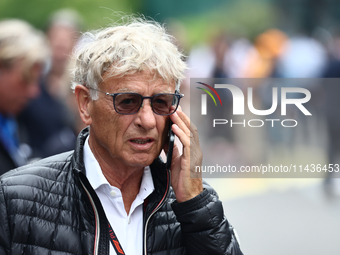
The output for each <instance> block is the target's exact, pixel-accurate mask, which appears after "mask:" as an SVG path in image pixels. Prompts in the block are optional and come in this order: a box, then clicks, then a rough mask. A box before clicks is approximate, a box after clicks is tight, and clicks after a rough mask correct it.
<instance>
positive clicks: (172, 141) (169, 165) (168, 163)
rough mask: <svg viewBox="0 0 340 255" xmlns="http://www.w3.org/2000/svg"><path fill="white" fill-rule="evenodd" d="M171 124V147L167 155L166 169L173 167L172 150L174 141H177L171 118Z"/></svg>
mask: <svg viewBox="0 0 340 255" xmlns="http://www.w3.org/2000/svg"><path fill="white" fill-rule="evenodd" d="M169 122H170V126H169V149H168V155H167V156H166V169H170V168H171V160H172V151H173V150H174V143H175V134H174V132H173V131H172V127H171V126H172V121H171V120H169Z"/></svg>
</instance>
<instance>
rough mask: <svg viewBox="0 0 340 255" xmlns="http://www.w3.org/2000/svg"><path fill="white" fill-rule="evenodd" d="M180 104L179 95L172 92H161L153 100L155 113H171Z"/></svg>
mask: <svg viewBox="0 0 340 255" xmlns="http://www.w3.org/2000/svg"><path fill="white" fill-rule="evenodd" d="M177 106H178V97H177V96H175V95H171V94H159V95H156V96H155V97H154V98H153V100H152V107H153V110H154V112H155V113H157V114H160V115H170V114H172V113H174V112H175V111H176V109H177Z"/></svg>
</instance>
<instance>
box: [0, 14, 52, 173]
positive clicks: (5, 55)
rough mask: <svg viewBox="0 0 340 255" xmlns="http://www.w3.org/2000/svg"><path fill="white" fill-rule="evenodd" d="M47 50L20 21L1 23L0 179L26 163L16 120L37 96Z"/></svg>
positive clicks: (38, 35) (39, 36) (36, 33)
mask: <svg viewBox="0 0 340 255" xmlns="http://www.w3.org/2000/svg"><path fill="white" fill-rule="evenodd" d="M48 54H49V50H48V47H47V43H46V41H45V38H44V36H43V34H42V33H41V32H40V31H38V30H36V29H35V28H33V27H32V26H31V25H30V24H28V23H27V22H25V21H22V20H16V19H10V20H3V21H1V22H0V175H1V174H3V173H5V172H6V171H8V170H10V169H12V168H14V167H18V166H21V165H24V164H25V163H27V150H25V149H24V148H26V149H27V147H25V146H21V143H20V138H19V132H18V128H17V122H16V119H15V117H16V116H17V115H18V114H19V113H20V111H22V109H23V108H24V107H25V106H26V105H27V103H28V102H29V101H30V100H32V99H33V98H35V97H37V96H38V95H39V92H40V89H39V86H38V80H39V78H40V76H41V73H42V70H43V66H44V63H45V61H46V59H47V57H48Z"/></svg>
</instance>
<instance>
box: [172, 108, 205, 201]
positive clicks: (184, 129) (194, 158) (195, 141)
mask: <svg viewBox="0 0 340 255" xmlns="http://www.w3.org/2000/svg"><path fill="white" fill-rule="evenodd" d="M170 118H171V120H172V122H173V123H174V124H173V125H172V130H173V132H174V133H175V135H176V136H177V137H178V138H179V140H180V141H181V143H182V144H183V153H182V155H180V153H179V149H178V147H177V145H176V143H175V145H174V150H173V155H172V162H171V184H172V187H173V189H174V191H175V195H176V199H177V201H178V202H179V203H181V202H185V201H187V200H189V199H192V198H193V197H195V196H197V195H198V194H200V193H201V192H202V191H203V185H202V176H201V174H200V173H196V172H195V166H201V165H202V151H201V148H200V146H199V138H198V132H197V128H196V126H195V125H193V124H191V125H190V119H189V118H188V116H186V115H185V113H184V112H183V111H182V109H181V108H180V107H179V108H178V109H177V111H176V112H175V113H174V114H172V115H170ZM190 156H191V159H190Z"/></svg>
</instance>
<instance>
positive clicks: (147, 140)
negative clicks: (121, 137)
mask: <svg viewBox="0 0 340 255" xmlns="http://www.w3.org/2000/svg"><path fill="white" fill-rule="evenodd" d="M130 141H131V142H133V143H138V144H146V143H150V142H151V139H131V140H130Z"/></svg>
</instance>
